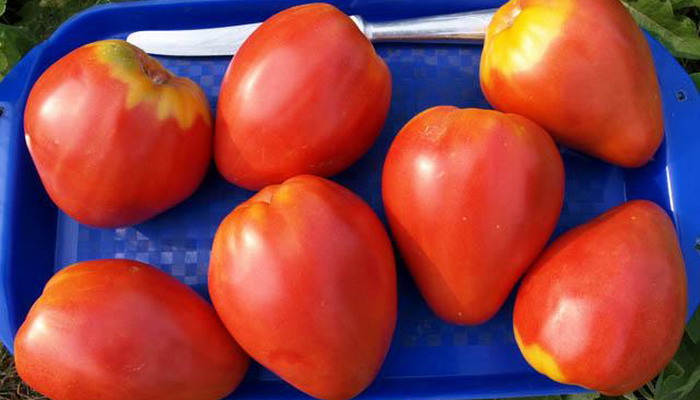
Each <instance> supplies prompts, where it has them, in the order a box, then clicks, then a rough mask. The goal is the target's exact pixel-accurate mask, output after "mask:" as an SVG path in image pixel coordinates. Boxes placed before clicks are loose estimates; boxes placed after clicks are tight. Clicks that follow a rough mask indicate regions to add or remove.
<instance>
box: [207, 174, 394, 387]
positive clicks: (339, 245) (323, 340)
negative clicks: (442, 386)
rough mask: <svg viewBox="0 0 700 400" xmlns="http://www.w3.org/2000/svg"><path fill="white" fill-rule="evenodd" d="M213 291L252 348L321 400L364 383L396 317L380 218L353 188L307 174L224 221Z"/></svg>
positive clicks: (215, 252)
mask: <svg viewBox="0 0 700 400" xmlns="http://www.w3.org/2000/svg"><path fill="white" fill-rule="evenodd" d="M209 292H210V293H211V297H212V301H213V302H214V306H215V307H216V310H217V311H218V312H219V315H220V316H221V318H222V319H223V321H224V324H225V325H226V327H227V328H228V329H229V331H230V332H231V333H232V334H233V336H234V337H235V338H236V340H237V341H238V343H240V344H241V346H242V347H243V349H244V350H246V352H248V354H250V355H251V356H252V357H253V358H254V359H255V360H257V361H258V362H260V363H261V364H263V365H264V366H266V367H267V368H269V369H270V370H272V371H273V372H275V373H276V374H278V375H279V376H280V377H282V379H284V380H286V381H287V382H289V383H290V384H292V385H293V386H295V387H297V388H298V389H300V390H302V391H304V392H306V393H307V394H309V395H312V396H314V397H318V398H321V399H326V400H340V399H349V398H351V397H354V396H355V395H357V394H358V393H360V392H361V391H362V390H364V389H365V388H366V387H367V385H369V384H370V382H371V381H372V380H373V379H374V377H375V375H376V374H377V372H378V371H379V368H380V367H381V364H382V362H383V360H384V357H385V355H386V353H387V350H388V348H389V344H390V342H391V336H392V333H393V331H394V325H395V323H396V301H397V300H396V272H395V267H394V254H393V252H392V248H391V242H390V240H389V237H388V235H387V233H386V231H385V229H384V227H383V225H382V223H381V222H380V221H379V219H378V218H377V216H376V215H375V214H374V212H372V209H370V208H369V206H367V204H365V203H364V202H363V201H362V200H361V199H360V198H359V197H357V196H356V195H355V194H353V193H352V192H350V191H349V190H347V189H345V188H343V187H342V186H340V185H338V184H336V183H333V182H330V181H328V180H325V179H323V178H319V177H316V176H311V175H302V176H298V177H295V178H292V179H290V180H288V181H286V182H284V183H283V184H281V185H275V186H269V187H267V188H265V189H263V190H262V191H260V192H259V193H258V194H256V195H255V196H253V197H252V198H251V199H250V200H248V201H246V202H244V203H243V204H241V205H239V206H238V207H236V209H235V210H233V212H232V213H231V214H229V215H228V216H227V217H226V219H224V221H223V222H222V223H221V225H220V226H219V229H218V231H217V232H216V236H215V238H214V246H213V248H212V254H211V264H210V267H209Z"/></svg>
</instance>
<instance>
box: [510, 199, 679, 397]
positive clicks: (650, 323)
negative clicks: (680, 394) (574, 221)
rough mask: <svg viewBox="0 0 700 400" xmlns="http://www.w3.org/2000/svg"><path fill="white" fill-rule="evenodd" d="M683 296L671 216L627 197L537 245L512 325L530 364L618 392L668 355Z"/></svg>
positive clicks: (559, 377) (674, 345)
mask: <svg viewBox="0 0 700 400" xmlns="http://www.w3.org/2000/svg"><path fill="white" fill-rule="evenodd" d="M686 301H687V300H686V277H685V267H684V264H683V258H682V256H681V250H680V246H679V244H678V238H677V237H676V231H675V229H674V227H673V223H672V222H671V220H670V218H669V217H668V215H666V213H665V212H664V211H663V210H662V209H661V208H660V207H659V206H657V205H656V204H654V203H651V202H649V201H631V202H629V203H625V204H623V205H621V206H619V207H615V208H613V209H612V210H610V211H608V212H606V213H605V214H603V215H601V216H599V217H598V218H595V219H593V220H592V221H590V222H588V223H587V224H584V225H581V226H579V227H577V228H574V229H572V230H570V231H569V232H567V233H565V234H564V235H562V236H561V237H560V238H559V239H557V241H555V242H554V243H553V244H552V245H551V246H550V247H549V248H547V250H545V251H544V253H543V254H542V256H541V257H540V259H539V261H538V262H537V263H536V264H535V266H534V267H533V268H532V270H531V271H530V272H528V274H527V275H526V276H525V279H524V280H523V283H522V285H521V286H520V289H519V290H518V295H517V297H516V301H515V311H514V314H513V327H514V330H515V337H516V339H517V342H518V346H519V347H520V350H521V351H522V352H523V355H524V356H525V359H526V360H527V361H528V362H529V363H530V365H532V366H533V367H534V368H535V369H536V370H538V371H540V372H542V373H543V374H545V375H547V376H549V377H550V378H551V379H554V380H556V381H559V382H564V383H569V384H576V385H581V386H584V387H587V388H589V389H593V390H597V391H600V392H603V393H604V394H607V395H610V396H621V395H623V394H625V393H628V392H631V391H633V390H635V389H637V388H639V387H640V386H642V385H644V384H645V383H646V382H648V381H649V380H651V379H652V378H653V377H654V376H655V375H656V374H658V373H659V372H660V371H661V369H662V368H664V367H665V366H666V364H668V363H669V361H671V358H672V357H673V354H674V353H675V351H676V350H677V349H678V345H679V344H680V341H681V338H682V336H683V329H684V327H685V316H686V307H687V306H686Z"/></svg>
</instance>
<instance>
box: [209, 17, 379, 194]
mask: <svg viewBox="0 0 700 400" xmlns="http://www.w3.org/2000/svg"><path fill="white" fill-rule="evenodd" d="M390 100H391V75H390V73H389V69H388V68H387V66H386V64H385V63H384V61H383V60H382V59H381V58H380V57H379V56H378V55H377V54H376V52H375V51H374V48H373V47H372V44H371V43H370V42H369V40H367V38H366V37H365V36H364V35H363V34H362V32H360V30H359V29H358V28H357V26H356V25H355V24H354V23H353V22H352V20H351V19H350V18H349V17H348V16H347V15H345V14H343V13H342V12H340V11H339V10H338V9H336V8H335V7H333V6H331V5H329V4H322V3H316V4H306V5H302V6H297V7H292V8H289V9H287V10H284V11H282V12H280V13H278V14H276V15H274V16H273V17H271V18H270V19H268V20H267V21H265V22H264V23H263V24H262V25H261V26H260V27H259V28H258V29H257V30H256V31H255V32H253V34H252V35H251V36H250V37H249V38H248V39H247V40H246V41H245V43H244V44H243V46H241V48H240V50H239V51H238V53H237V54H236V56H235V57H234V58H233V60H232V61H231V65H229V68H228V71H227V72H226V76H224V80H223V83H222V85H221V95H220V96H219V103H218V107H217V118H216V137H215V146H214V147H215V151H214V153H215V158H216V165H217V167H218V168H219V171H220V172H221V174H222V175H223V176H224V177H225V178H226V179H227V180H229V181H231V182H233V183H235V184H236V185H239V186H242V187H244V188H247V189H256V190H257V189H260V188H262V187H264V186H267V185H271V184H277V183H282V182H283V181H284V180H286V179H289V178H291V177H293V176H296V175H300V174H314V175H320V176H330V175H334V174H336V173H338V172H340V171H342V170H344V169H345V168H347V167H348V166H349V165H350V164H352V163H353V162H355V161H356V160H357V159H358V158H360V156H362V155H363V154H364V153H365V152H366V151H367V150H368V149H369V148H370V146H371V145H372V143H374V141H375V140H376V138H377V136H378V135H379V132H380V130H381V129H382V126H383V125H384V120H385V119H386V115H387V112H388V111H389V102H390Z"/></svg>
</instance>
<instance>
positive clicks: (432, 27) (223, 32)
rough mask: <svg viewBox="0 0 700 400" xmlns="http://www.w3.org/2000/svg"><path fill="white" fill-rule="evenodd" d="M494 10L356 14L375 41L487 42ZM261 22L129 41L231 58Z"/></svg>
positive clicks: (148, 34) (155, 49)
mask: <svg viewBox="0 0 700 400" xmlns="http://www.w3.org/2000/svg"><path fill="white" fill-rule="evenodd" d="M494 12H495V10H494V9H489V10H477V11H468V12H464V13H457V14H446V15H437V16H429V17H421V18H412V19H405V20H397V21H383V22H369V21H366V20H364V19H363V18H362V17H360V16H357V15H353V16H351V17H350V18H351V19H352V20H353V21H354V22H355V24H356V25H357V27H358V28H359V29H360V31H362V33H364V34H365V36H367V38H368V39H369V40H371V41H372V42H387V41H399V42H416V41H423V42H425V41H427V42H445V41H447V42H466V43H478V42H481V41H482V40H483V39H484V36H485V33H486V28H487V27H488V25H489V23H490V22H491V19H492V17H493V14H494ZM260 24H261V23H252V24H244V25H235V26H226V27H220V28H206V29H188V30H160V31H137V32H132V33H131V34H129V35H128V36H127V38H126V40H127V42H129V43H131V44H133V45H135V46H138V47H140V48H141V49H143V50H144V51H145V52H147V53H149V54H156V55H165V56H195V57H196V56H230V55H234V54H235V53H236V51H238V48H239V47H240V46H241V45H242V44H243V42H245V40H246V39H247V38H248V37H249V36H250V35H251V34H252V33H253V31H255V29H257V28H258V27H259V26H260Z"/></svg>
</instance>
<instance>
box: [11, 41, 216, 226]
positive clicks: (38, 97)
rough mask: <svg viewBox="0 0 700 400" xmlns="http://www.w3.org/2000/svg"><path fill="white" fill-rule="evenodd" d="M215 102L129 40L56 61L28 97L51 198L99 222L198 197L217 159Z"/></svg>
mask: <svg viewBox="0 0 700 400" xmlns="http://www.w3.org/2000/svg"><path fill="white" fill-rule="evenodd" d="M210 113H211V111H210V109H209V103H208V100H207V98H206V96H205V95H204V93H203V92H202V90H201V89H200V88H199V87H198V86H197V85H196V84H195V83H194V82H192V81H191V80H189V79H186V78H180V77H176V76H173V75H172V74H171V73H170V72H168V71H167V70H166V69H165V68H163V66H161V65H160V64H159V63H158V62H157V61H156V60H155V59H152V58H150V57H149V56H148V55H147V54H146V53H144V52H143V51H141V50H140V49H138V48H136V47H134V46H132V45H130V44H128V43H126V42H124V41H121V40H104V41H99V42H94V43H90V44H88V45H85V46H82V47H80V48H78V49H76V50H74V51H72V52H71V53H69V54H68V55H66V56H65V57H63V58H61V59H60V60H58V61H57V62H56V63H54V64H53V65H51V66H50V67H49V68H48V69H47V70H46V71H45V72H44V74H43V75H41V77H40V78H39V79H38V80H37V82H36V83H35V84H34V87H33V88H32V90H31V93H30V94H29V98H28V99H27V106H26V109H25V113H24V127H25V138H26V141H27V147H28V148H29V152H30V154H31V156H32V159H33V160H34V164H35V165H36V168H37V171H38V172H39V176H40V177H41V181H42V182H43V184H44V187H45V188H46V191H47V192H48V194H49V196H50V197H51V199H52V200H53V201H54V202H55V203H56V205H57V206H58V207H59V208H60V209H61V210H63V211H64V212H65V213H66V214H68V215H70V216H71V217H72V218H74V219H76V220H78V221H79V222H81V223H83V224H87V225H92V226H96V227H104V228H109V227H118V226H128V225H133V224H136V223H139V222H142V221H145V220H147V219H149V218H151V217H153V216H154V215H156V214H159V213H161V212H163V211H165V210H166V209H168V208H170V207H173V206H174V205H176V204H178V203H179V202H181V201H182V200H184V199H185V198H187V197H188V196H189V195H190V194H192V193H193V192H194V191H195V189H196V188H197V186H199V183H200V182H201V181H202V179H203V178H204V175H205V173H206V171H207V168H208V166H209V163H210V161H211V152H212V150H211V148H212V127H211V115H210Z"/></svg>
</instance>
